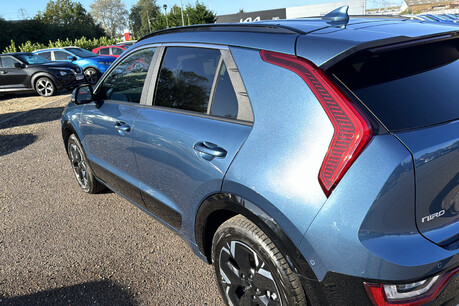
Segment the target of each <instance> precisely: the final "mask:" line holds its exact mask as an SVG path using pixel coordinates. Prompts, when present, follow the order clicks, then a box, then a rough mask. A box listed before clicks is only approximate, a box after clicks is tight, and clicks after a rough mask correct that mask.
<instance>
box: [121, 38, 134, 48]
mask: <svg viewBox="0 0 459 306" xmlns="http://www.w3.org/2000/svg"><path fill="white" fill-rule="evenodd" d="M136 42H137V40H128V41H122V42H119V43H117V44H116V45H117V46H127V48H129V47H130V46H132V45H133V44H135V43H136Z"/></svg>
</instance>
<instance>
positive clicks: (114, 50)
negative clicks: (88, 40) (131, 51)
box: [92, 45, 129, 58]
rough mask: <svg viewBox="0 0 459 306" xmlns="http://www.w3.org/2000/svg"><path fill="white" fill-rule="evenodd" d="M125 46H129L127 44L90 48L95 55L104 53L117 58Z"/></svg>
mask: <svg viewBox="0 0 459 306" xmlns="http://www.w3.org/2000/svg"><path fill="white" fill-rule="evenodd" d="M127 48H129V46H127V45H115V46H101V47H98V48H95V49H92V53H94V54H97V55H106V56H113V57H114V58H118V57H119V56H120V55H121V54H122V53H123V52H124V51H125V50H126V49H127Z"/></svg>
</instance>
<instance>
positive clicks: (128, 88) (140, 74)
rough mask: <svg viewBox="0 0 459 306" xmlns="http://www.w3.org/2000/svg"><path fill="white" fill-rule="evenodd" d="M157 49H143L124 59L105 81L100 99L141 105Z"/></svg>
mask: <svg viewBox="0 0 459 306" xmlns="http://www.w3.org/2000/svg"><path fill="white" fill-rule="evenodd" d="M154 53H155V48H149V49H143V50H140V51H137V52H134V53H132V54H131V55H129V56H128V57H126V58H124V59H123V60H122V61H121V62H120V63H119V64H118V65H117V66H116V67H115V68H114V69H113V70H112V71H110V73H109V74H108V76H107V77H106V78H105V80H104V81H103V84H102V87H101V91H100V98H101V99H103V100H114V101H121V102H131V103H140V97H141V95H142V90H143V85H144V83H145V79H146V77H147V73H148V68H149V67H150V63H151V60H152V59H153V55H154Z"/></svg>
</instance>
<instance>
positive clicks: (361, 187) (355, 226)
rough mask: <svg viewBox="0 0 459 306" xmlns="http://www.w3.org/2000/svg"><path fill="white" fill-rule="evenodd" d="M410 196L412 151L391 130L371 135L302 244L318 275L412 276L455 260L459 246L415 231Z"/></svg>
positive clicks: (443, 267)
mask: <svg viewBox="0 0 459 306" xmlns="http://www.w3.org/2000/svg"><path fill="white" fill-rule="evenodd" d="M368 169H377V171H371V170H370V172H371V174H370V173H369V172H368V171H369V170H368ZM369 186H371V187H369ZM349 190H352V192H348V191H349ZM414 197H415V188H414V170H413V163H412V157H411V154H410V152H409V151H408V150H407V149H406V148H405V147H404V146H403V144H402V143H400V141H399V140H398V139H397V138H396V137H394V136H393V135H390V134H388V135H379V136H376V137H374V138H373V140H372V141H371V143H370V144H369V145H368V147H367V148H366V149H365V151H363V153H362V154H361V155H360V157H359V158H358V159H357V160H356V162H355V163H354V164H353V165H352V167H351V168H350V169H349V171H348V172H347V173H346V175H345V176H344V178H343V180H342V181H341V182H340V184H339V185H338V186H337V188H336V189H335V190H334V191H333V193H332V194H331V196H330V197H329V198H328V200H327V202H326V203H325V204H324V206H323V208H322V209H321V211H320V213H319V214H318V215H317V217H316V218H315V219H314V222H313V223H312V224H311V226H310V227H309V229H308V231H307V232H306V234H305V236H304V240H303V242H302V243H301V245H300V251H301V252H302V253H303V254H304V255H305V258H306V260H307V261H308V262H310V263H311V267H312V269H313V270H314V272H315V273H316V275H317V277H318V279H322V278H323V277H325V274H326V273H327V272H328V271H340V273H344V274H347V275H353V276H358V277H366V278H375V279H386V280H403V279H414V278H416V277H418V275H432V274H435V273H438V272H439V271H441V270H443V269H445V268H447V267H453V266H454V265H456V264H457V262H458V260H459V253H458V252H457V251H448V250H446V249H444V248H441V247H439V246H437V245H435V244H432V243H431V242H430V241H428V240H426V239H425V238H424V237H423V236H422V235H421V234H419V232H418V230H417V228H416V222H415V207H414Z"/></svg>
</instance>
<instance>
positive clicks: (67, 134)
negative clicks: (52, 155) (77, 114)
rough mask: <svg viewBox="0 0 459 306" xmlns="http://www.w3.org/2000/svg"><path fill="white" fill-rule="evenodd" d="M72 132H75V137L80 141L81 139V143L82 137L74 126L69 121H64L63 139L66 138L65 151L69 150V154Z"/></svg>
mask: <svg viewBox="0 0 459 306" xmlns="http://www.w3.org/2000/svg"><path fill="white" fill-rule="evenodd" d="M72 134H74V135H75V137H76V138H77V139H78V141H80V143H81V140H80V137H78V134H77V132H76V131H75V129H74V128H73V126H72V125H71V124H70V123H69V122H67V121H64V122H63V123H62V139H63V140H64V146H65V151H66V152H67V154H68V143H69V138H70V135H72Z"/></svg>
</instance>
